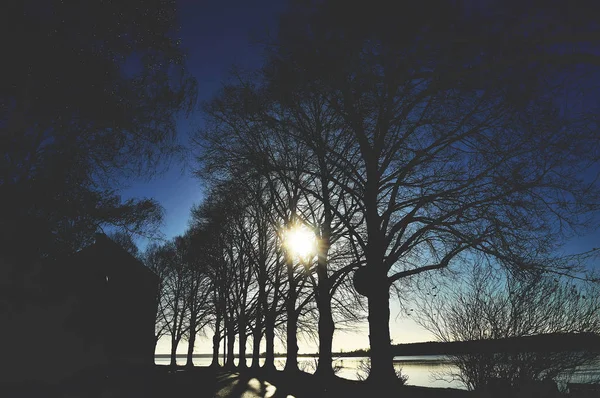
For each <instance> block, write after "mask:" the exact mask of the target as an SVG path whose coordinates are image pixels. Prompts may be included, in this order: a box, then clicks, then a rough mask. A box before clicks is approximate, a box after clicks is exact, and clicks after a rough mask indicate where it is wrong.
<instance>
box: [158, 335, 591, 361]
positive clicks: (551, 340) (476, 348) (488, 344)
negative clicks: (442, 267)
mask: <svg viewBox="0 0 600 398" xmlns="http://www.w3.org/2000/svg"><path fill="white" fill-rule="evenodd" d="M580 350H586V351H598V352H600V335H598V334H595V333H565V334H558V333H557V334H543V335H537V336H527V337H517V338H507V339H495V340H473V341H455V342H451V343H443V342H436V341H429V342H425V343H408V344H396V345H393V346H392V351H393V354H394V356H406V355H458V354H470V353H484V352H488V353H489V352H557V351H580ZM318 355H319V354H317V353H314V354H310V353H308V354H298V356H299V357H316V356H318ZM178 356H181V357H184V356H185V354H179V355H178ZM260 356H261V357H263V358H264V357H265V353H264V352H263V353H261V355H260ZM367 356H369V350H368V349H360V350H354V351H348V352H336V353H333V357H367ZM155 357H156V358H168V357H169V354H156V355H155ZM194 357H196V358H210V357H211V354H194ZM275 357H285V353H276V354H275Z"/></svg>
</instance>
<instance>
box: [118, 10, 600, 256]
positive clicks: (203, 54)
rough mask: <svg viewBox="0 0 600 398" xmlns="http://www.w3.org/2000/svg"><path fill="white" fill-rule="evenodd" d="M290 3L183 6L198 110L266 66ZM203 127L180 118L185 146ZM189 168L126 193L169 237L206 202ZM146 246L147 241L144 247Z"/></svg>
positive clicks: (583, 246)
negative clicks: (266, 45)
mask: <svg viewBox="0 0 600 398" xmlns="http://www.w3.org/2000/svg"><path fill="white" fill-rule="evenodd" d="M286 4H287V1H286V0H254V1H243V0H223V1H208V0H203V1H194V0H180V1H178V14H179V20H180V25H181V39H182V43H183V47H184V48H185V49H186V50H187V52H188V68H189V71H190V72H191V74H192V75H193V76H194V77H195V78H196V79H197V81H198V86H199V93H198V106H199V105H200V104H201V102H202V101H205V100H208V99H210V98H211V97H212V96H213V95H214V94H215V93H216V91H217V90H218V89H219V88H220V86H221V83H222V81H223V80H224V79H226V78H227V76H228V73H229V71H230V70H231V67H232V66H233V65H237V66H240V67H243V68H247V69H255V68H258V67H260V65H261V60H262V57H261V51H260V48H259V46H258V45H257V44H255V43H256V41H257V40H259V39H260V38H264V37H266V36H267V35H268V34H274V33H275V32H276V28H277V23H278V15H279V14H280V13H281V12H282V11H284V10H285V8H286ZM200 125H201V118H200V115H199V112H198V111H196V112H194V113H193V114H192V115H190V116H189V117H188V118H187V119H186V118H180V120H179V122H178V130H179V131H178V132H179V139H180V142H181V143H183V144H185V143H187V141H188V138H189V133H190V132H191V131H193V130H195V129H197V128H198V127H200ZM190 166H193V164H190V165H188V166H187V167H185V168H184V169H183V170H182V166H181V165H178V164H174V165H172V166H171V168H170V169H169V171H168V172H167V173H165V174H164V175H161V176H158V177H157V178H155V179H153V180H152V181H150V182H142V181H139V182H136V183H134V184H133V185H132V186H131V188H130V189H127V190H126V191H124V195H123V196H124V197H125V198H128V197H153V198H155V199H156V200H158V201H159V202H160V203H161V205H162V206H163V207H164V208H165V211H166V214H165V223H164V226H163V229H162V231H163V233H164V234H165V236H166V237H167V238H171V237H173V236H175V235H179V234H181V233H183V232H184V231H185V229H186V227H187V223H188V220H189V215H190V213H189V211H190V208H191V206H192V205H193V204H195V203H198V202H199V201H200V200H201V199H202V187H201V184H200V182H199V181H198V180H196V179H195V178H193V177H192V176H191V169H190ZM140 243H141V244H142V245H145V242H140ZM593 247H600V231H599V232H597V233H595V234H591V235H588V236H585V237H581V238H576V239H574V240H573V241H572V242H571V243H570V244H569V245H568V247H567V248H566V249H567V250H568V251H569V252H578V251H587V250H590V249H591V248H593Z"/></svg>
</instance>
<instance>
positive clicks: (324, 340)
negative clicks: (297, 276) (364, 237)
mask: <svg viewBox="0 0 600 398" xmlns="http://www.w3.org/2000/svg"><path fill="white" fill-rule="evenodd" d="M319 241H320V247H319V252H318V257H317V277H318V278H319V279H318V280H319V285H318V286H317V294H316V300H317V309H318V310H319V364H318V365H317V369H316V372H315V373H316V374H317V375H319V376H320V377H323V378H329V377H332V376H333V368H332V367H331V362H332V345H333V333H334V331H335V325H334V323H333V315H332V313H331V292H330V291H329V289H330V282H329V276H328V275H327V257H328V255H329V228H328V227H327V226H323V228H322V236H321V239H319Z"/></svg>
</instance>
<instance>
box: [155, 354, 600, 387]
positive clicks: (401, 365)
mask: <svg viewBox="0 0 600 398" xmlns="http://www.w3.org/2000/svg"><path fill="white" fill-rule="evenodd" d="M363 360H367V357H340V358H335V359H334V361H333V363H334V366H338V367H339V368H340V370H339V372H338V373H337V375H338V376H339V377H343V378H345V379H351V380H357V379H358V374H357V373H358V367H359V364H360V362H361V361H363ZM169 361H170V360H169V358H156V359H155V363H156V364H157V365H168V364H169ZM185 361H186V359H185V357H177V364H178V365H184V364H185ZM211 361H212V359H211V358H194V365H196V366H209V365H210V363H211ZM219 362H220V363H221V365H222V364H223V358H222V357H221V358H220V360H219ZM264 362H265V360H264V358H261V359H260V365H261V366H262V365H263V364H264ZM235 363H236V365H237V364H238V361H237V359H236V360H235ZM246 363H247V364H248V366H249V365H250V364H251V360H250V359H248V360H247V361H246ZM316 365H317V358H316V357H300V358H299V359H298V366H299V367H300V369H302V370H304V371H305V372H309V373H313V372H314V370H315V368H316ZM275 367H276V368H277V369H279V370H283V368H284V367H285V358H284V357H276V358H275ZM394 367H395V368H396V370H400V369H401V370H402V374H404V375H407V376H408V382H407V384H410V385H413V386H423V387H439V388H460V389H464V388H465V386H464V385H462V384H461V383H460V382H459V381H457V380H448V374H450V373H455V372H457V371H458V369H457V368H456V366H454V365H452V364H451V363H450V362H449V361H448V358H447V357H446V356H444V355H422V356H404V357H394ZM444 376H445V377H444ZM599 378H600V361H599V362H598V363H596V364H595V365H590V366H586V367H584V368H583V367H582V368H580V369H577V370H576V371H574V372H573V374H572V375H571V376H570V381H572V382H591V381H593V380H598V379H599Z"/></svg>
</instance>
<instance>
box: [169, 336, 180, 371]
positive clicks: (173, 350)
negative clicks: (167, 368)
mask: <svg viewBox="0 0 600 398" xmlns="http://www.w3.org/2000/svg"><path fill="white" fill-rule="evenodd" d="M178 345H179V339H176V338H174V337H172V338H171V363H170V365H171V366H172V367H176V366H177V346H178Z"/></svg>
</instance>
